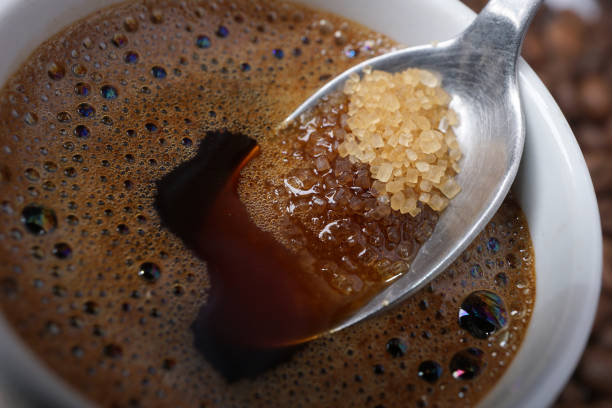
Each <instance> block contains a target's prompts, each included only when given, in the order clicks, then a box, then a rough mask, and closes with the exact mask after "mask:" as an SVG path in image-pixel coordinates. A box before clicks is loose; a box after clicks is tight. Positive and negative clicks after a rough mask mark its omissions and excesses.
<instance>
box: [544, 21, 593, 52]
mask: <svg viewBox="0 0 612 408" xmlns="http://www.w3.org/2000/svg"><path fill="white" fill-rule="evenodd" d="M584 31H585V27H584V22H583V21H582V19H581V18H580V17H578V15H576V13H574V12H572V11H563V12H561V13H559V14H558V15H556V16H555V17H554V18H553V19H552V20H551V21H550V22H549V23H548V24H547V25H546V26H545V28H544V43H545V46H546V47H548V48H549V53H551V54H557V55H561V56H563V57H565V58H568V59H571V58H574V57H576V56H578V55H580V53H581V52H582V50H583V48H584V42H583V36H584Z"/></svg>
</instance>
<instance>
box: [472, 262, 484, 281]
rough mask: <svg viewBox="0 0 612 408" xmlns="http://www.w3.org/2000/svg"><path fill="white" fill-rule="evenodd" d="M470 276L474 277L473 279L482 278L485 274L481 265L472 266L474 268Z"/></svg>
mask: <svg viewBox="0 0 612 408" xmlns="http://www.w3.org/2000/svg"><path fill="white" fill-rule="evenodd" d="M470 275H472V278H476V279H478V278H482V276H483V273H482V268H481V267H480V265H478V264H474V265H472V267H471V268H470Z"/></svg>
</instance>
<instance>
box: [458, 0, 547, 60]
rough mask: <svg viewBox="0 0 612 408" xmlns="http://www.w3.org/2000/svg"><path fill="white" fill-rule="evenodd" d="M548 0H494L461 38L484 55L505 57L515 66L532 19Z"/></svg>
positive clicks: (491, 0)
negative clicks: (493, 54)
mask: <svg viewBox="0 0 612 408" xmlns="http://www.w3.org/2000/svg"><path fill="white" fill-rule="evenodd" d="M543 2H544V0H490V1H489V2H488V3H487V5H486V6H485V8H484V9H483V10H482V11H481V12H480V14H478V16H477V17H476V19H475V20H474V21H473V22H472V24H471V25H470V26H469V27H468V28H467V29H466V30H465V31H464V32H463V34H462V35H461V36H460V38H459V40H460V42H461V45H462V46H469V47H471V48H473V51H475V52H477V53H482V54H489V55H490V53H496V54H501V55H502V56H505V58H507V59H508V61H506V62H507V63H509V64H510V66H512V67H514V66H515V64H516V60H517V58H518V56H519V54H520V50H521V46H522V45H523V39H524V38H525V33H526V31H527V28H528V27H529V23H531V19H532V18H533V16H534V15H535V13H536V11H537V10H538V8H539V7H540V5H541V4H542V3H543Z"/></svg>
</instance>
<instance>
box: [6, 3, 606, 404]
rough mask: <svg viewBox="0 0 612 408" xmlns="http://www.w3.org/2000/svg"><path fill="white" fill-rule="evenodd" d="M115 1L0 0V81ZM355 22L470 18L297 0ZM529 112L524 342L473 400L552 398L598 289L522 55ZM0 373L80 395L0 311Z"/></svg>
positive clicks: (593, 253) (416, 33)
mask: <svg viewBox="0 0 612 408" xmlns="http://www.w3.org/2000/svg"><path fill="white" fill-rule="evenodd" d="M116 2H117V0H99V1H96V2H92V1H87V0H53V1H48V0H0V49H1V50H2V54H1V55H0V82H2V83H3V82H4V81H5V80H6V79H7V78H8V76H9V75H10V74H11V73H12V72H14V71H15V70H16V69H17V68H18V67H19V65H20V64H21V63H22V62H23V61H24V60H25V59H26V58H27V56H28V55H29V53H31V52H32V51H33V50H34V49H35V47H36V46H37V45H38V44H40V43H41V42H42V41H43V40H45V39H46V38H48V37H49V36H51V35H53V34H54V33H56V32H58V31H59V30H60V29H62V28H63V27H65V26H66V25H68V24H70V23H72V22H73V21H75V20H77V19H78V18H81V17H84V16H86V15H88V14H89V13H91V12H93V11H95V10H96V9H99V8H101V7H104V6H106V5H109V4H113V3H116ZM300 2H301V3H304V4H307V5H311V6H314V7H317V8H320V9H326V10H329V11H332V12H335V13H337V14H341V15H344V16H346V17H349V18H351V19H353V20H355V21H358V22H360V23H363V24H365V25H367V26H368V27H371V28H373V29H375V30H377V31H379V32H381V33H384V34H387V35H389V36H390V37H392V38H393V39H395V40H398V41H400V42H401V43H403V44H406V45H417V44H423V43H429V42H432V41H440V40H445V39H448V38H450V37H451V36H453V35H455V34H457V33H458V32H460V31H461V30H462V29H463V28H464V27H465V26H467V24H469V22H470V21H471V20H472V18H473V17H474V13H472V12H471V11H470V10H469V9H467V7H465V6H464V5H463V4H461V3H460V2H459V1H457V0H381V1H371V0H333V1H329V0H301V1H300ZM519 76H520V87H521V93H522V95H521V97H522V101H523V104H524V110H525V117H526V121H527V139H526V145H525V152H524V156H523V160H522V163H521V168H520V170H519V175H518V178H517V181H516V182H515V185H514V192H515V194H516V196H517V198H518V200H519V203H520V205H521V207H522V208H523V210H524V212H525V214H526V216H527V219H528V223H529V227H530V231H531V237H532V240H533V244H534V248H535V258H536V275H537V288H536V291H537V295H536V304H535V309H534V313H533V317H532V320H531V323H530V326H529V330H528V332H527V336H526V338H525V341H524V343H523V345H522V347H521V349H520V350H519V352H518V355H517V356H516V358H515V359H514V361H513V362H512V364H511V366H510V367H509V369H508V371H507V372H506V373H505V375H504V376H503V378H502V379H501V380H500V381H499V383H498V384H497V385H496V386H495V388H494V389H493V391H492V392H491V393H490V394H489V395H488V396H487V397H486V398H485V400H484V401H482V403H481V404H480V406H481V407H544V406H547V405H550V404H551V403H552V401H553V400H554V398H555V397H556V395H557V394H558V393H559V391H560V390H561V388H562V386H563V385H564V384H565V382H566V381H567V379H568V378H569V376H570V374H571V373H572V371H573V369H574V367H575V365H576V363H577V361H578V359H579V357H580V355H581V354H582V351H583V349H584V346H585V344H586V340H587V338H588V335H589V332H590V329H591V325H592V322H593V318H594V315H595V309H596V306H597V300H598V297H599V290H600V279H601V267H602V243H601V227H600V222H599V213H598V209H597V203H596V200H595V194H594V191H593V186H592V182H591V179H590V177H589V174H588V170H587V168H586V165H585V162H584V158H583V157H582V154H581V152H580V150H579V148H578V145H577V143H576V141H575V139H574V136H573V134H572V132H571V129H570V128H569V126H568V124H567V122H566V120H565V119H564V117H563V115H562V113H561V111H560V110H559V107H558V106H557V105H556V103H555V102H554V100H553V99H552V97H551V96H550V94H549V92H548V91H547V90H546V88H545V87H544V85H543V84H542V83H541V81H540V80H539V79H538V78H537V76H536V75H535V73H534V72H533V71H532V70H531V68H529V66H527V64H526V63H524V62H522V63H521V64H520V69H519ZM0 361H2V362H3V363H2V365H1V366H0V378H4V379H5V381H7V379H11V381H12V385H13V386H15V387H18V388H19V389H22V390H28V392H29V393H32V394H33V395H39V396H40V398H39V399H41V400H43V401H56V402H57V404H55V405H57V406H64V407H72V406H74V407H83V406H87V405H88V404H87V403H86V402H85V401H83V400H82V399H81V398H80V397H79V396H78V394H76V393H75V392H74V391H73V390H71V389H70V387H69V386H67V385H66V384H64V383H63V382H62V381H61V380H59V379H58V377H57V376H56V375H55V374H53V373H51V372H50V371H49V370H48V369H47V368H46V367H44V366H43V365H42V364H41V363H40V362H39V361H38V360H37V359H36V358H35V357H34V356H33V354H32V353H31V352H30V351H29V350H27V349H26V348H25V347H24V346H23V345H22V344H21V343H20V342H19V340H18V338H17V337H16V336H15V334H14V333H13V332H12V330H11V329H10V328H9V326H8V324H7V323H6V321H5V320H4V318H3V317H2V316H0Z"/></svg>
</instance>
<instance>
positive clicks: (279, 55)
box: [272, 48, 285, 59]
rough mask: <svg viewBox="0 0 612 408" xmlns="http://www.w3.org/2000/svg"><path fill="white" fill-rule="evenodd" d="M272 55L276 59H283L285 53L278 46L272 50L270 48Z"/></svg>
mask: <svg viewBox="0 0 612 408" xmlns="http://www.w3.org/2000/svg"><path fill="white" fill-rule="evenodd" d="M272 55H274V58H276V59H283V57H284V56H285V53H284V52H283V50H281V49H280V48H275V49H274V50H272Z"/></svg>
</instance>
